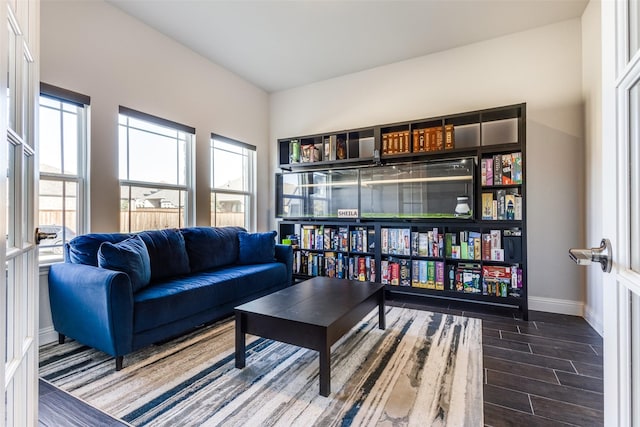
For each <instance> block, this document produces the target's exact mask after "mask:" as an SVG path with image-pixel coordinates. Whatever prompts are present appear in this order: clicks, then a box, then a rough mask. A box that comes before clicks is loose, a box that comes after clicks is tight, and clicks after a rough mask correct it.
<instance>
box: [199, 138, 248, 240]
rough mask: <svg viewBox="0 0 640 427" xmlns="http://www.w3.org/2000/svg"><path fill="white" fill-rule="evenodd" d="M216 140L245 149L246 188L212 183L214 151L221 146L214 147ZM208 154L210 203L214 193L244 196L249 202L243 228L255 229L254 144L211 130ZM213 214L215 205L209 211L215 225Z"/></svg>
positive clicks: (214, 214)
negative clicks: (209, 160)
mask: <svg viewBox="0 0 640 427" xmlns="http://www.w3.org/2000/svg"><path fill="white" fill-rule="evenodd" d="M216 141H219V142H222V143H225V144H229V145H233V146H236V147H238V148H241V149H243V150H246V151H247V154H246V155H247V157H248V159H247V160H248V161H249V163H250V164H249V165H248V170H246V171H244V173H245V174H247V173H248V176H247V175H245V176H244V178H245V180H246V182H247V183H248V186H249V188H248V190H230V189H225V188H216V187H215V185H214V184H215V182H214V173H215V152H216V150H221V148H216V146H215V142H216ZM243 153H244V151H243ZM233 154H236V153H233ZM209 155H210V159H211V163H210V168H209V186H210V197H211V199H210V200H211V202H210V205H211V206H213V202H214V200H215V199H216V197H215V196H216V194H227V195H239V196H244V197H246V198H247V199H248V200H249V203H248V206H247V207H245V212H244V228H245V229H247V231H255V230H256V222H257V209H256V200H257V194H256V192H257V182H256V177H257V159H256V158H257V148H256V146H255V145H251V144H247V143H246V142H242V141H238V140H236V139H233V138H228V137H226V136H222V135H220V134H216V133H213V132H212V133H211V138H210V143H209ZM243 155H245V154H243ZM215 216H216V212H215V207H213V208H212V209H211V212H210V218H211V226H214V227H215V226H216V222H215Z"/></svg>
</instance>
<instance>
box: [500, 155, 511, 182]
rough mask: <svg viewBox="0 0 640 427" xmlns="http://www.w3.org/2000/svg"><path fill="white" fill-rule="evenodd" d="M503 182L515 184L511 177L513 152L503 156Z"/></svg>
mask: <svg viewBox="0 0 640 427" xmlns="http://www.w3.org/2000/svg"><path fill="white" fill-rule="evenodd" d="M502 184H503V185H511V184H513V180H512V179H511V154H505V155H503V156H502Z"/></svg>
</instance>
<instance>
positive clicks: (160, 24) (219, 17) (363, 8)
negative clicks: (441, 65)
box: [108, 0, 588, 92]
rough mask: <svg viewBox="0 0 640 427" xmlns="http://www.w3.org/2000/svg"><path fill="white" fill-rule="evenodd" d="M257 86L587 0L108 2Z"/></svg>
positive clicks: (570, 13)
mask: <svg viewBox="0 0 640 427" xmlns="http://www.w3.org/2000/svg"><path fill="white" fill-rule="evenodd" d="M108 1H109V3H111V4H113V5H115V6H116V7H118V8H120V9H121V10H123V11H124V12H126V13H127V14H129V15H131V16H134V17H135V18H137V19H139V20H141V21H143V22H145V23H146V24H148V25H149V26H151V27H153V28H155V29H157V30H158V31H160V32H161V33H164V34H165V35H167V36H169V37H171V38H173V39H175V40H177V41H178V42H180V43H182V44H183V45H185V46H187V47H189V48H190V49H192V50H194V51H195V52H197V53H199V54H200V55H202V56H204V57H206V58H209V59H210V60H211V61H213V62H215V63H216V64H218V65H221V66H223V67H224V68H226V69H228V70H230V71H232V72H234V73H235V74H237V75H239V76H241V77H243V78H244V79H246V80H248V81H250V82H252V83H253V84H255V85H257V86H259V87H261V88H263V89H264V90H265V91H267V92H276V91H280V90H285V89H289V88H293V87H296V86H301V85H305V84H309V83H312V82H316V81H320V80H325V79H329V78H332V77H337V76H341V75H345V74H349V73H353V72H357V71H362V70H366V69H369V68H373V67H377V66H380V65H385V64H390V63H393V62H398V61H402V60H405V59H410V58H415V57H418V56H423V55H427V54H430V53H433V52H438V51H442V50H446V49H451V48H454V47H456V46H462V45H466V44H470V43H474V42H478V41H482V40H487V39H490V38H494V37H498V36H501V35H505V34H509V33H514V32H518V31H523V30H527V29H530V28H535V27H539V26H542V25H547V24H551V23H554V22H559V21H563V20H566V19H571V18H575V17H579V16H581V15H582V12H583V11H584V8H585V7H586V5H587V3H588V0H414V1H404V0H378V1H369V0H351V1H346V0H345V1H329V0H316V1H304V0H289V1H274V0H259V1H247V0H195V1H194V0H108Z"/></svg>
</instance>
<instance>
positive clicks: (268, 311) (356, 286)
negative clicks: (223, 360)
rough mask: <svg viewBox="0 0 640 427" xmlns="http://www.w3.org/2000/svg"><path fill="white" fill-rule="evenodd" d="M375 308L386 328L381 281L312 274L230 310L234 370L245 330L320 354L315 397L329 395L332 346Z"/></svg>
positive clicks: (240, 363) (242, 360)
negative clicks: (233, 329) (233, 320)
mask: <svg viewBox="0 0 640 427" xmlns="http://www.w3.org/2000/svg"><path fill="white" fill-rule="evenodd" d="M376 306H377V307H378V327H379V328H380V329H385V328H386V325H385V315H384V285H381V284H379V283H369V282H355V281H350V280H345V279H335V278H329V277H314V278H313V279H309V280H306V281H304V282H301V283H298V284H297V285H293V286H291V287H288V288H286V289H283V290H281V291H278V292H274V293H272V294H270V295H267V296H264V297H262V298H258V299H256V300H254V301H251V302H248V303H246V304H242V305H240V306H238V307H236V308H235V314H236V368H244V367H245V362H246V354H245V351H246V349H245V334H253V335H258V336H261V337H264V338H269V339H273V340H276V341H281V342H285V343H288V344H293V345H297V346H299V347H304V348H308V349H311V350H316V351H318V352H319V353H320V395H322V396H328V395H329V393H331V345H333V343H335V342H336V341H338V340H339V339H340V337H342V336H343V335H344V334H345V333H347V332H348V331H349V330H351V328H352V327H354V326H355V325H356V324H357V323H358V322H359V321H360V320H362V319H363V318H364V316H365V315H366V314H367V313H369V312H370V311H371V310H373V309H374V308H375V307H376Z"/></svg>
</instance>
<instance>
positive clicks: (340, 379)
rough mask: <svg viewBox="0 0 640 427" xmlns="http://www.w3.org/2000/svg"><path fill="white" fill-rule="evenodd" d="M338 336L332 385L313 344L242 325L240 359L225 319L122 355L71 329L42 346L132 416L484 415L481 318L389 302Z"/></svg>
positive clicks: (54, 368) (474, 420) (74, 388)
mask: <svg viewBox="0 0 640 427" xmlns="http://www.w3.org/2000/svg"><path fill="white" fill-rule="evenodd" d="M377 320H378V319H377V309H375V310H374V311H372V312H371V313H370V314H369V315H368V316H367V317H366V318H365V319H364V320H363V321H362V322H361V323H360V324H358V325H357V326H356V327H354V328H353V329H352V330H351V332H349V333H348V334H347V335H345V336H344V337H343V338H342V339H341V340H340V341H338V342H337V343H336V344H334V346H333V347H332V352H331V366H332V371H331V390H332V393H331V394H330V395H329V397H322V396H320V395H319V384H318V354H317V352H314V351H311V350H306V349H302V348H299V347H295V346H292V345H288V344H283V343H279V342H276V341H272V340H267V339H264V338H259V337H254V336H248V337H247V366H246V368H244V369H236V368H235V367H234V365H235V359H234V344H235V342H234V338H235V337H234V323H233V321H232V320H225V321H222V322H219V323H216V324H214V325H211V326H208V327H205V328H202V329H199V330H198V331H195V332H193V333H191V334H188V335H185V336H183V337H180V338H178V339H175V340H172V341H169V342H167V343H164V344H161V345H155V346H150V347H148V348H145V349H143V350H140V351H138V352H135V353H133V354H131V355H128V356H126V357H125V360H124V363H125V367H124V368H123V369H122V370H121V371H119V372H116V371H115V369H114V368H115V363H114V360H113V358H111V357H109V356H108V355H106V354H104V353H101V352H99V351H95V350H93V349H90V348H87V347H85V346H82V345H80V344H78V343H76V342H75V341H71V342H67V343H65V344H63V345H58V344H48V345H45V346H43V347H41V348H40V376H41V377H42V378H44V379H46V380H48V381H50V382H52V383H53V384H55V385H57V386H59V387H61V388H62V389H64V390H66V391H68V392H70V393H72V394H73V395H74V396H77V397H79V398H81V399H83V400H85V401H86V402H88V403H90V404H92V405H94V406H96V407H97V408H100V409H102V410H103V411H106V412H107V413H109V414H111V415H113V416H115V417H118V418H120V419H122V420H124V421H126V422H128V423H131V424H132V425H135V426H305V427H306V426H315V425H320V426H335V425H342V426H372V425H380V426H399V425H416V426H418V425H419V426H476V425H477V426H481V425H482V424H483V413H482V378H483V375H482V345H481V336H482V328H481V321H480V320H479V319H470V318H465V317H457V316H451V315H446V314H440V313H431V312H427V311H419V310H411V309H406V308H399V307H387V329H386V330H384V331H382V330H380V329H378V321H377Z"/></svg>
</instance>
